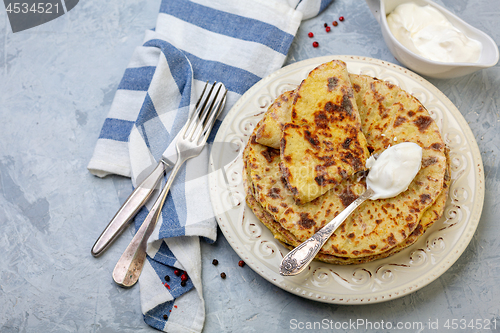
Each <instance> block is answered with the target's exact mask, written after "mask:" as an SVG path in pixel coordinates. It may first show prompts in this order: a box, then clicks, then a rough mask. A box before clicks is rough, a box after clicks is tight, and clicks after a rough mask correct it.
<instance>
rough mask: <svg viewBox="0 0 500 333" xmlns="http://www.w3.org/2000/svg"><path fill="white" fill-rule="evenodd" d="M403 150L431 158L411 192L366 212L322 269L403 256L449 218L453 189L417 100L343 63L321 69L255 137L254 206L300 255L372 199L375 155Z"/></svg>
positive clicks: (331, 243) (247, 157)
mask: <svg viewBox="0 0 500 333" xmlns="http://www.w3.org/2000/svg"><path fill="white" fill-rule="evenodd" d="M401 142H414V143H416V144H418V145H419V146H420V147H422V149H423V157H422V167H421V169H420V171H419V172H418V174H417V176H416V177H415V179H414V180H413V181H412V183H411V184H410V186H409V188H408V190H406V191H404V192H403V193H401V194H399V195H398V196H396V197H394V198H389V199H379V200H367V201H366V202H364V203H363V204H362V205H361V206H359V207H358V208H357V209H356V210H355V211H354V212H353V213H352V214H351V215H350V216H349V217H348V218H347V220H346V221H345V222H344V223H343V224H342V225H341V226H340V227H339V228H338V229H337V230H336V231H335V233H334V234H333V235H332V236H331V237H330V239H329V240H328V241H327V242H326V243H325V245H324V246H323V247H322V248H321V250H320V252H319V254H318V255H317V256H316V259H317V260H321V261H324V262H327V263H332V264H359V263H365V262H368V261H372V260H375V259H379V258H385V257H388V256H390V255H392V254H395V253H397V252H398V251H401V250H402V249H404V248H405V247H407V246H409V245H411V244H413V243H415V242H416V241H417V239H418V238H419V237H420V236H422V234H423V233H424V231H425V230H426V229H427V228H428V227H429V226H431V225H432V224H433V223H434V222H435V221H436V220H438V219H439V218H440V217H441V215H442V214H443V210H444V207H445V203H446V199H447V196H448V189H449V185H450V176H449V162H448V157H447V155H448V154H447V148H446V146H445V144H444V142H443V139H442V138H441V134H440V133H439V129H438V127H437V125H436V123H435V122H434V120H433V119H432V118H431V117H430V115H429V113H428V111H427V110H426V109H425V108H424V106H423V105H422V104H421V103H420V102H419V101H418V100H417V99H416V98H414V97H413V96H411V95H410V94H408V93H407V92H405V91H404V90H402V89H401V88H399V87H397V86H395V85H393V84H391V83H389V82H385V81H381V80H378V79H376V78H373V77H369V76H366V75H354V74H350V73H348V72H347V68H346V64H345V63H344V62H342V61H338V60H333V61H331V62H328V63H325V64H322V65H320V66H318V67H317V68H315V69H314V70H312V71H311V72H310V73H309V75H308V76H307V78H305V79H304V80H303V81H302V83H301V84H300V85H299V87H298V88H297V89H295V90H293V91H287V92H285V93H283V94H282V95H281V96H279V97H278V98H276V100H275V101H274V103H273V104H272V105H271V106H270V107H269V109H268V111H267V112H266V114H265V115H264V117H263V119H262V120H261V121H260V122H259V123H258V125H257V126H256V128H255V130H254V132H253V134H252V136H251V137H250V140H249V141H248V144H247V146H246V147H245V151H244V153H243V161H244V169H245V170H244V174H245V175H246V179H245V182H244V183H245V190H246V201H247V204H248V206H249V207H250V208H251V209H252V210H253V212H254V213H255V215H256V216H257V217H258V219H259V220H260V221H261V222H262V223H263V224H264V225H265V226H266V227H267V228H268V229H269V230H270V231H271V232H272V233H273V235H274V237H275V238H276V239H278V240H279V241H280V242H282V243H283V244H284V245H285V246H286V247H287V248H289V249H291V248H294V247H296V246H297V245H299V244H300V243H302V242H303V241H305V240H306V239H308V238H309V237H311V236H312V235H313V234H314V233H316V232H317V231H318V230H320V229H321V228H322V227H323V226H325V225H326V224H327V223H328V222H330V221H331V220H332V219H333V218H334V217H335V216H337V215H338V214H339V213H340V212H341V211H342V210H344V209H345V208H346V207H347V206H348V205H349V204H350V203H351V202H352V201H354V200H355V199H356V198H357V197H358V196H359V195H360V194H362V193H363V192H364V191H365V189H366V183H365V180H364V178H363V177H360V175H362V174H363V173H364V172H365V171H366V167H365V163H366V160H367V158H368V157H369V156H370V155H371V154H380V153H382V152H383V151H384V150H385V149H387V148H388V147H390V146H391V145H395V144H398V143H401ZM375 156H377V155H375Z"/></svg>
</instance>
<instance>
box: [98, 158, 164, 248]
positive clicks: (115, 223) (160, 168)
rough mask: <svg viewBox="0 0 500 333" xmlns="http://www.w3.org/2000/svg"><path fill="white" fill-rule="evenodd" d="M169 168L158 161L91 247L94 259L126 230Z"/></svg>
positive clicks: (161, 161)
mask: <svg viewBox="0 0 500 333" xmlns="http://www.w3.org/2000/svg"><path fill="white" fill-rule="evenodd" d="M170 166H171V164H170V165H168V164H167V163H166V162H164V161H163V160H160V162H158V165H157V166H156V168H155V169H154V170H153V171H152V172H151V174H150V175H149V176H148V177H147V178H146V179H144V181H142V183H141V184H140V185H139V186H137V187H136V188H135V189H134V191H133V192H132V193H131V194H130V196H129V197H128V198H127V200H125V202H124V203H123V205H122V206H121V207H120V209H119V210H118V212H116V214H115V216H114V217H113V218H112V219H111V221H110V222H109V224H108V226H107V227H106V229H104V230H103V232H102V234H101V235H100V236H99V238H98V239H97V241H96V242H95V244H94V246H93V247H92V250H91V251H90V253H92V255H93V256H94V257H98V256H100V255H101V254H102V253H103V252H104V251H105V250H106V249H107V248H108V247H109V246H110V245H111V243H113V242H114V241H115V239H116V238H118V236H120V234H121V233H122V232H123V231H124V230H125V229H126V228H127V226H128V224H129V222H130V220H132V218H133V217H134V216H135V215H136V214H137V212H138V211H139V209H140V208H141V207H142V206H143V205H144V203H145V202H146V200H147V199H148V198H149V197H150V196H151V194H152V193H153V190H154V189H155V188H156V186H157V185H158V183H159V181H160V179H161V177H162V176H163V174H164V173H165V171H166V170H167V169H168V168H169V167H170Z"/></svg>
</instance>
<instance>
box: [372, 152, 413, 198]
mask: <svg viewBox="0 0 500 333" xmlns="http://www.w3.org/2000/svg"><path fill="white" fill-rule="evenodd" d="M421 165H422V148H421V147H420V146H419V145H417V144H416V143H413V142H403V143H400V144H397V145H394V146H391V147H389V148H387V149H386V150H384V151H383V152H382V154H380V156H379V157H378V158H377V159H375V158H374V157H373V155H372V156H370V158H368V160H367V161H366V167H367V168H369V169H370V172H368V177H367V178H366V184H367V185H368V187H369V188H371V189H372V190H373V191H374V192H375V194H373V195H372V196H371V199H372V200H376V199H386V198H392V197H395V196H396V195H398V194H400V193H401V192H403V191H406V190H407V189H408V186H409V185H410V183H411V182H412V180H413V178H415V176H416V175H417V173H418V171H419V170H420V166H421Z"/></svg>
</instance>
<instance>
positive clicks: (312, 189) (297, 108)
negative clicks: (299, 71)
mask: <svg viewBox="0 0 500 333" xmlns="http://www.w3.org/2000/svg"><path fill="white" fill-rule="evenodd" d="M280 154H281V172H282V173H283V176H284V177H285V180H286V182H287V186H288V188H289V189H290V191H291V193H292V194H293V196H294V199H295V201H296V202H297V203H298V204H301V203H307V202H309V201H311V200H313V199H315V198H317V197H319V196H320V195H322V194H323V193H325V192H326V191H328V190H329V189H331V188H333V187H335V186H336V185H338V184H340V183H341V182H342V180H344V179H347V178H348V177H350V176H351V175H352V174H354V173H355V172H358V171H361V170H363V169H364V167H365V162H366V159H367V158H368V156H369V152H368V149H367V146H366V140H365V137H364V135H363V133H362V132H361V123H360V117H359V113H358V108H357V105H356V101H355V99H354V94H353V90H352V85H351V82H350V80H349V75H348V73H347V68H346V64H345V63H344V62H342V61H338V60H334V61H331V62H328V63H325V64H322V65H320V66H318V67H317V68H315V69H313V70H312V71H311V72H310V73H309V75H308V76H307V78H306V79H304V80H303V81H302V83H301V84H300V86H299V87H298V88H297V90H296V93H295V99H294V101H293V106H292V108H291V112H290V122H288V123H286V124H285V126H284V127H283V133H282V136H281V144H280Z"/></svg>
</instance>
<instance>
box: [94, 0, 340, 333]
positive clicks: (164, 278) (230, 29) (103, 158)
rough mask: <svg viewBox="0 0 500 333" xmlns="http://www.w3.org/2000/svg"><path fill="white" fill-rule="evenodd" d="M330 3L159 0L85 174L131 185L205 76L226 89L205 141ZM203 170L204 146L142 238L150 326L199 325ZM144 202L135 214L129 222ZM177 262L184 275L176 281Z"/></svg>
mask: <svg viewBox="0 0 500 333" xmlns="http://www.w3.org/2000/svg"><path fill="white" fill-rule="evenodd" d="M331 1H332V0H303V1H300V0H242V1H235V0H192V1H189V0H163V1H162V3H161V7H160V13H159V15H158V20H157V22H156V28H155V29H154V30H153V31H147V32H146V36H145V40H144V43H143V45H142V46H139V47H137V49H136V50H135V52H134V54H133V56H132V60H131V61H130V63H129V65H128V67H127V69H126V70H125V74H124V76H123V78H122V80H121V82H120V84H119V86H118V90H117V91H116V95H115V98H114V100H113V103H112V106H111V109H110V111H109V114H108V116H107V118H106V120H105V122H104V125H103V127H102V130H101V133H100V135H99V139H98V140H97V144H96V147H95V150H94V155H93V157H92V159H91V161H90V162H89V165H88V169H89V170H90V172H91V173H93V174H95V175H97V176H99V177H104V176H106V175H108V174H118V175H123V176H126V177H131V179H132V184H133V186H136V185H137V184H138V183H139V182H140V181H141V178H142V177H143V175H145V174H147V172H148V171H150V170H151V168H152V167H153V166H155V165H156V164H157V161H158V160H159V159H160V157H161V154H162V153H163V151H164V150H165V148H166V147H167V146H168V145H169V143H170V142H171V141H172V140H173V139H174V137H175V135H176V134H177V133H178V131H179V130H180V128H181V127H182V126H183V125H184V124H185V122H186V119H187V117H188V114H189V112H190V110H192V108H193V106H194V104H195V103H196V101H197V99H198V96H199V94H200V93H201V90H202V88H203V86H204V84H205V82H206V81H210V82H214V81H218V82H223V83H224V84H225V85H226V87H227V88H228V90H229V92H228V95H227V102H226V107H225V109H224V111H223V113H222V114H221V116H220V117H219V119H218V121H217V123H216V125H215V127H214V130H213V131H212V135H211V137H210V138H209V142H211V141H213V137H214V135H215V133H216V131H217V128H218V126H219V125H220V123H221V121H222V120H223V118H224V116H225V114H226V113H227V111H228V110H229V109H230V108H231V106H232V105H233V104H234V103H235V102H236V101H237V100H238V99H239V98H240V97H241V95H242V94H243V93H245V91H246V90H247V89H249V88H250V87H251V86H252V85H254V84H255V83H256V82H258V81H259V80H260V79H261V78H263V77H265V76H267V75H268V74H270V73H272V72H274V71H276V70H277V69H279V68H280V67H281V66H282V65H283V63H284V61H285V58H286V55H287V53H288V50H289V48H290V45H291V43H292V41H293V38H294V36H295V33H296V32H297V29H298V27H299V25H300V22H301V20H303V19H305V18H310V17H314V16H315V15H317V14H318V13H320V12H321V11H322V10H323V9H324V8H325V7H326V6H327V5H328V4H329V3H330V2H331ZM207 169H208V149H204V150H203V152H202V153H201V154H200V156H198V157H196V158H194V159H191V160H189V161H188V162H187V163H186V164H185V165H184V167H183V168H182V169H181V171H180V172H179V174H178V175H177V178H176V181H175V182H174V185H173V186H172V188H171V192H170V194H169V195H168V198H167V200H166V203H165V206H164V207H163V210H162V216H161V217H160V221H159V222H158V224H157V226H156V229H155V231H154V232H153V235H152V236H151V238H150V239H149V243H148V258H147V259H148V260H147V262H146V264H145V266H144V270H143V272H142V274H141V277H140V279H139V285H140V294H141V307H142V312H143V314H144V320H145V321H146V323H147V324H149V325H151V326H152V327H154V328H157V329H159V330H163V331H169V332H201V331H202V329H203V323H204V320H205V309H204V299H203V292H202V285H201V254H200V244H199V236H203V237H205V238H207V239H209V240H212V241H215V239H216V234H217V233H216V230H217V226H216V222H215V219H214V214H213V211H212V206H211V203H210V197H209V191H208V181H207V177H206V172H207ZM153 201H154V198H153V199H152V200H150V201H149V202H148V203H147V205H146V206H145V207H144V208H143V209H142V210H141V211H140V212H139V214H138V215H137V217H136V219H135V225H136V229H137V228H138V227H139V226H140V224H141V223H142V221H143V220H144V218H145V216H146V215H147V213H148V208H150V207H151V205H152V203H153ZM103 223H105V221H103ZM104 226H105V225H104V224H103V227H104ZM176 269H177V270H180V271H182V272H186V274H187V275H188V276H189V279H188V280H187V282H186V283H185V286H182V285H181V277H180V276H177V275H175V274H174V271H175V270H176Z"/></svg>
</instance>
